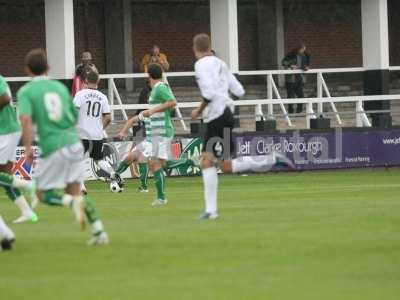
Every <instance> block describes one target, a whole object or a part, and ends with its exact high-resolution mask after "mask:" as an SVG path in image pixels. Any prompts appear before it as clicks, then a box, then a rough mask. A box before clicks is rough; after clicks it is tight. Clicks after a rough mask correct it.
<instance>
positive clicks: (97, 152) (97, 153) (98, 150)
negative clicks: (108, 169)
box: [82, 140, 103, 160]
mask: <svg viewBox="0 0 400 300" xmlns="http://www.w3.org/2000/svg"><path fill="white" fill-rule="evenodd" d="M82 144H83V148H84V150H85V153H86V152H89V157H90V158H93V159H94V160H102V159H103V141H102V140H99V141H90V140H82Z"/></svg>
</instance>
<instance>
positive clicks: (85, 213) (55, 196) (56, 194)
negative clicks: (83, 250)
mask: <svg viewBox="0 0 400 300" xmlns="http://www.w3.org/2000/svg"><path fill="white" fill-rule="evenodd" d="M70 191H71V189H70ZM41 199H42V201H43V202H44V203H46V204H48V205H52V206H64V207H69V208H71V209H72V210H73V212H74V215H75V218H76V220H77V222H78V223H79V224H80V226H81V229H82V230H83V229H84V228H85V223H86V220H85V218H86V219H87V220H88V222H89V224H90V225H91V227H92V235H93V238H92V239H91V240H90V241H89V244H90V245H100V244H107V243H108V236H107V233H106V232H105V231H104V227H103V224H102V222H101V220H100V218H99V216H98V213H97V211H96V208H95V206H94V203H93V201H91V200H90V198H88V196H82V195H80V194H77V195H75V196H73V195H72V194H70V193H64V191H61V190H47V191H45V192H43V193H42V196H41Z"/></svg>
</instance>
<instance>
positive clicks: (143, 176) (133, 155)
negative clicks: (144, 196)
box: [113, 151, 149, 193]
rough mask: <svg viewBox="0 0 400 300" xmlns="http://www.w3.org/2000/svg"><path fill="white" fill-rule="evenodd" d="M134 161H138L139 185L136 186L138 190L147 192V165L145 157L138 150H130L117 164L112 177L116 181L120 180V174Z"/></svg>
mask: <svg viewBox="0 0 400 300" xmlns="http://www.w3.org/2000/svg"><path fill="white" fill-rule="evenodd" d="M134 162H138V163H139V179H140V187H139V188H138V191H139V192H141V193H147V192H148V191H149V190H148V177H149V167H148V163H147V159H146V158H145V157H144V156H143V155H142V154H141V153H140V152H139V151H132V152H130V153H128V154H127V155H126V156H125V158H124V159H123V161H122V162H121V163H120V164H119V165H118V167H117V170H116V171H115V175H114V178H113V179H116V180H117V181H118V183H119V182H120V181H121V182H122V179H121V174H122V173H124V172H125V171H126V170H127V169H128V168H129V166H130V165H131V164H133V163H134Z"/></svg>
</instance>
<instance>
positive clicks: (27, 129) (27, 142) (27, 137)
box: [20, 115, 33, 163]
mask: <svg viewBox="0 0 400 300" xmlns="http://www.w3.org/2000/svg"><path fill="white" fill-rule="evenodd" d="M20 121H21V127H22V143H23V144H24V147H25V156H26V158H27V160H28V162H29V163H32V162H33V150H32V140H33V137H32V136H33V135H32V117H31V116H28V115H22V116H21V117H20Z"/></svg>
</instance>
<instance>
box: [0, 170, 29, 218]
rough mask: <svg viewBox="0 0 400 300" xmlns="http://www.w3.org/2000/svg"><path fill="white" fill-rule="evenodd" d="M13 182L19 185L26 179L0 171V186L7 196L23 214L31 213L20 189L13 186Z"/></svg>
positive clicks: (24, 182)
mask: <svg viewBox="0 0 400 300" xmlns="http://www.w3.org/2000/svg"><path fill="white" fill-rule="evenodd" d="M15 182H16V183H17V185H21V184H20V183H21V182H23V185H25V184H26V183H27V181H25V180H22V179H19V178H17V177H15V176H12V175H10V174H7V173H0V186H3V187H4V189H5V191H6V194H7V196H8V198H10V199H11V201H13V202H14V203H15V205H16V206H18V208H19V209H20V211H21V213H22V214H23V215H29V214H32V209H31V208H30V207H29V205H28V203H27V202H26V199H25V197H24V196H22V192H21V190H20V189H18V188H16V187H15Z"/></svg>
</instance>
